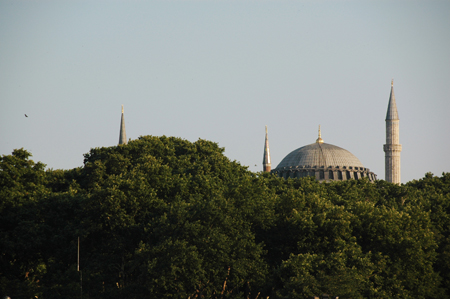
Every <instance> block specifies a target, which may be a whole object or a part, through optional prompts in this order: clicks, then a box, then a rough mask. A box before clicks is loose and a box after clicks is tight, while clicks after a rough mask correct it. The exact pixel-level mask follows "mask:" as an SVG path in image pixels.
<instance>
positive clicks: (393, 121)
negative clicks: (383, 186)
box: [384, 79, 402, 185]
mask: <svg viewBox="0 0 450 299" xmlns="http://www.w3.org/2000/svg"><path fill="white" fill-rule="evenodd" d="M399 122H400V119H399V118H398V112H397V104H396V103H395V95H394V79H392V81H391V95H390V97H389V105H388V109H387V113H386V144H385V145H384V152H385V180H386V181H388V182H390V183H394V184H398V185H400V183H401V180H400V152H401V151H402V145H401V144H400V142H399Z"/></svg>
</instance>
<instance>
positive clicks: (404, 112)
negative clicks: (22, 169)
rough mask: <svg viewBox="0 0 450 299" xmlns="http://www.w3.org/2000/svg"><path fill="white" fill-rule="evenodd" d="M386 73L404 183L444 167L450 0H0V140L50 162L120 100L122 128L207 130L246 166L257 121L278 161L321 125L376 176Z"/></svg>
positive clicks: (108, 119)
mask: <svg viewBox="0 0 450 299" xmlns="http://www.w3.org/2000/svg"><path fill="white" fill-rule="evenodd" d="M392 78H394V90H395V95H396V100H397V106H398V109H399V116H400V143H401V144H402V145H403V151H402V154H401V157H402V159H401V163H402V182H407V181H410V180H412V179H419V178H421V177H423V176H424V174H425V173H426V172H428V171H431V172H433V173H434V174H436V175H441V173H442V172H448V171H450V157H449V153H450V150H449V148H450V138H449V133H450V118H449V113H450V1H411V0H408V1H382V0H377V1H363V0H360V1H351V0H349V1H338V0H330V1H327V0H323V1H313V0H310V1H245V0H242V1H206V0H205V1H201V0H200V1H106V0H105V1H4V0H0V101H1V106H2V109H1V110H0V111H1V115H0V119H1V122H0V126H1V130H0V140H1V142H0V154H5V155H6V154H10V153H11V152H12V150H13V149H15V148H21V147H23V148H25V149H27V150H29V151H31V153H32V154H33V159H34V160H35V161H42V162H43V163H45V164H47V166H48V167H49V168H54V169H57V168H63V169H69V168H74V167H77V166H81V165H82V163H83V154H84V153H87V152H88V151H89V150H90V148H93V147H102V146H114V145H116V144H117V142H118V139H119V124H120V112H121V105H122V104H124V108H125V121H126V129H127V137H128V138H132V139H135V138H137V137H139V136H141V135H156V136H160V135H167V136H177V137H181V138H184V139H187V140H190V141H195V140H197V139H198V138H202V139H208V140H212V141H214V142H217V143H218V144H219V145H220V146H222V147H225V154H226V155H227V156H228V157H229V158H230V159H231V160H237V161H239V162H240V163H241V164H243V165H247V166H249V168H250V170H252V171H260V170H261V169H262V165H261V163H262V157H263V146H264V126H265V125H268V128H269V140H270V150H271V154H272V168H275V167H276V165H277V164H278V163H279V162H281V160H282V159H283V157H284V156H286V155H287V154H288V153H290V152H291V151H292V150H294V149H296V148H298V147H301V146H303V145H307V144H310V143H313V142H314V141H315V140H316V138H317V129H318V125H319V124H320V125H321V127H322V137H323V139H324V141H325V142H327V143H331V144H334V145H337V146H340V147H343V148H345V149H347V150H349V151H350V152H352V153H353V154H354V155H355V156H357V157H358V158H359V159H360V160H361V162H362V163H363V164H364V166H365V167H367V168H370V169H371V171H373V172H375V173H376V174H377V175H378V178H380V179H384V152H383V144H384V143H385V121H384V119H385V116H386V109H387V104H388V99H389V92H390V85H391V79H392ZM24 113H26V114H27V115H28V116H29V117H28V118H25V116H24ZM255 165H256V166H255Z"/></svg>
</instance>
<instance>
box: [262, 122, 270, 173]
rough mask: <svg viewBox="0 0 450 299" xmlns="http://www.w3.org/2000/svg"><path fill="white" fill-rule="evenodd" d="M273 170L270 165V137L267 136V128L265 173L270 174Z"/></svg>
mask: <svg viewBox="0 0 450 299" xmlns="http://www.w3.org/2000/svg"><path fill="white" fill-rule="evenodd" d="M271 169H272V167H271V164H270V151H269V135H268V134H267V126H266V142H265V143H264V157H263V171H264V172H270V170H271Z"/></svg>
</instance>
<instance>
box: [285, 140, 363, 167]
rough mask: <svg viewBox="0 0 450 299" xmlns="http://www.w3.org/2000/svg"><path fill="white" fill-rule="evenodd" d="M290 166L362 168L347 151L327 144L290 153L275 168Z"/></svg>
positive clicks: (314, 145) (316, 143) (317, 144)
mask: <svg viewBox="0 0 450 299" xmlns="http://www.w3.org/2000/svg"><path fill="white" fill-rule="evenodd" d="M292 166H294V167H297V166H300V167H314V166H317V167H321V166H324V167H328V166H333V167H336V166H339V167H341V168H342V167H344V166H347V167H348V166H353V167H364V166H363V165H362V163H361V161H359V159H358V158H356V156H355V155H353V154H352V153H350V152H349V151H348V150H346V149H343V148H341V147H339V146H335V145H332V144H329V143H320V142H315V143H312V144H309V145H306V146H303V147H301V148H298V149H296V150H294V151H292V152H291V153H290V154H288V155H287V156H286V157H285V158H284V159H283V160H282V161H281V162H280V164H278V166H277V168H283V167H292Z"/></svg>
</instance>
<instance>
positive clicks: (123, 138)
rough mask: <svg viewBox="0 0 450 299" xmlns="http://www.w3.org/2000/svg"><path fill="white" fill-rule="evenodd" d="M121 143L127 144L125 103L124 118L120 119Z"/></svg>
mask: <svg viewBox="0 0 450 299" xmlns="http://www.w3.org/2000/svg"><path fill="white" fill-rule="evenodd" d="M119 144H127V133H126V132H125V118H124V117H123V105H122V118H121V119H120V135H119Z"/></svg>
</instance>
